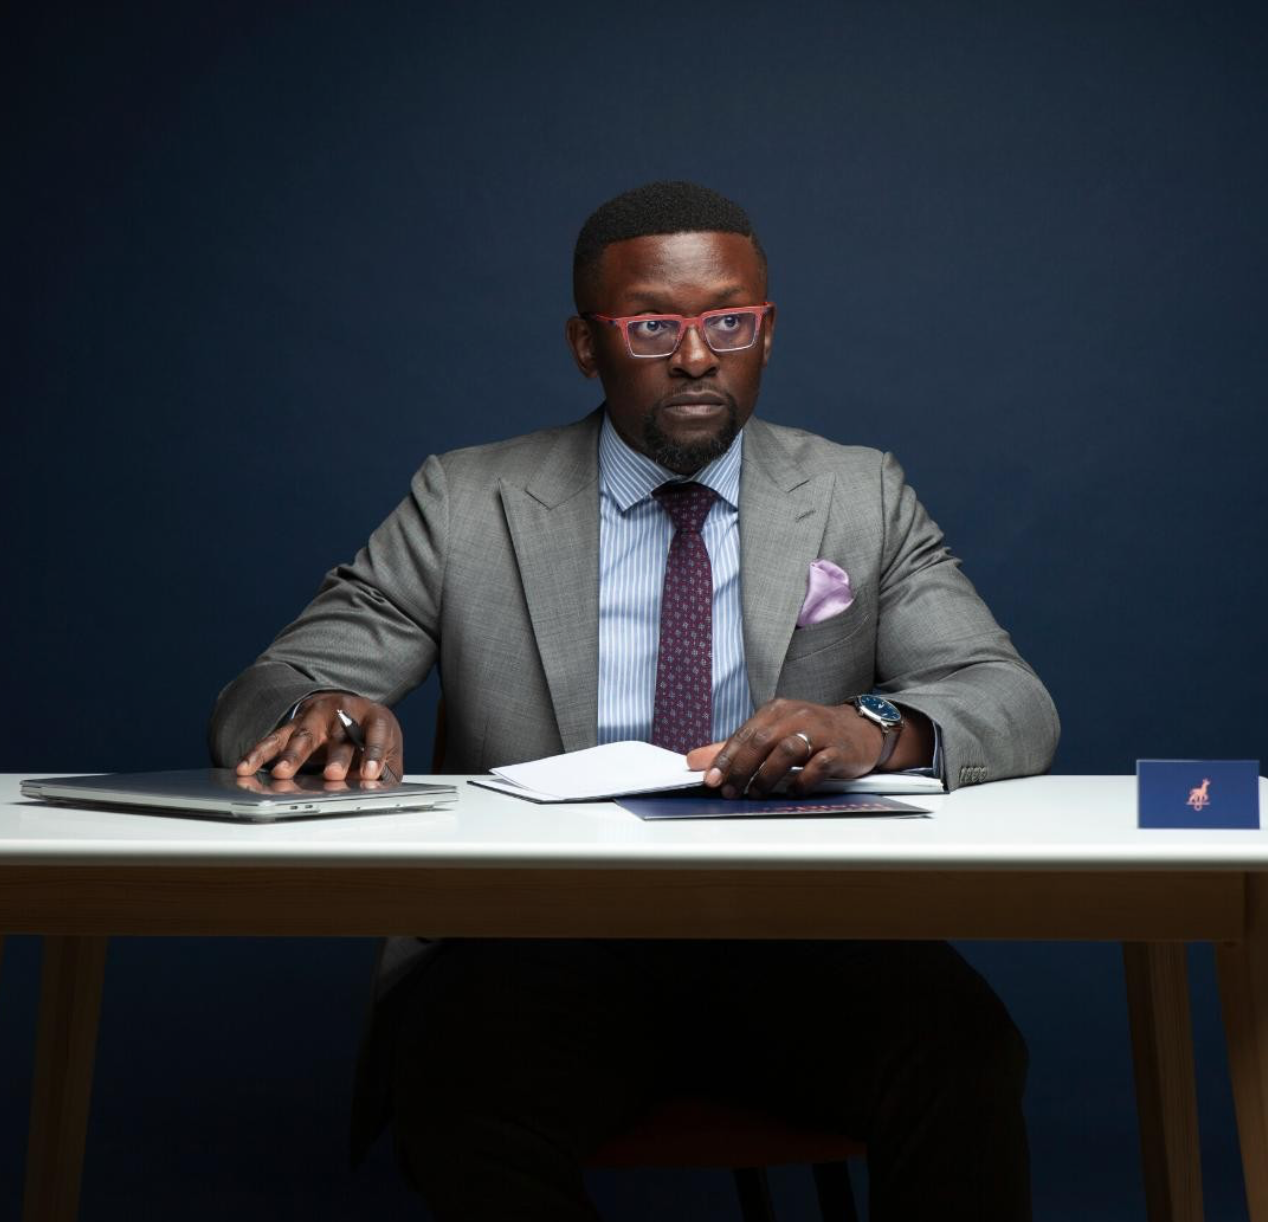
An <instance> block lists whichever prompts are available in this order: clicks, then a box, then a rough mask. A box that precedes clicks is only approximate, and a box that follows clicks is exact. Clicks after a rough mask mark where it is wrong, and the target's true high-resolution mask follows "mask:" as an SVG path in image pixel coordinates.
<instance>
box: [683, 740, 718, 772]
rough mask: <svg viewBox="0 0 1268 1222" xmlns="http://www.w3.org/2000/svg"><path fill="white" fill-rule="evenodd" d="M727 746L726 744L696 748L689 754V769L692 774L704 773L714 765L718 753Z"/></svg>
mask: <svg viewBox="0 0 1268 1222" xmlns="http://www.w3.org/2000/svg"><path fill="white" fill-rule="evenodd" d="M725 746H726V743H725V742H716V743H710V744H709V745H708V746H707V747H695V748H693V749H692V750H690V751H688V752H687V767H688V768H690V769H691V771H692V772H704V771H705V769H707V768H708V767H709V765H710V764H712V763H713V761H714V758H715V757H716V756H717V754H718V752H719V751H721V750H722V748H723V747H725Z"/></svg>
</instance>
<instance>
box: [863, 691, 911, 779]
mask: <svg viewBox="0 0 1268 1222" xmlns="http://www.w3.org/2000/svg"><path fill="white" fill-rule="evenodd" d="M850 704H852V705H853V706H854V708H855V711H856V712H857V713H858V715H859V716H860V717H866V718H867V720H868V721H870V722H871V723H872V724H873V725H874V726H877V727H879V728H880V732H881V733H882V734H883V735H884V739H883V741H882V742H881V754H880V758H879V759H878V760H877V761H876V763H875V764H874V765H872V770H873V771H874V772H879V771H880V769H881V768H882V767H883V766H884V765H885V763H886V762H887V761H888V759H889V757H890V756H891V755H893V754H894V748H895V747H896V746H898V736H899V735H900V734H901V733H902V732H903V724H904V723H903V715H902V714H901V713H900V712H899V711H898V709H897V708H895V707H894V705H892V704H890V702H889V701H888V700H886V699H885V698H884V697H883V696H872V695H867V696H855V697H854V698H853V699H852V700H851V701H850Z"/></svg>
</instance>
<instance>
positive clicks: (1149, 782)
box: [1136, 760, 1259, 828]
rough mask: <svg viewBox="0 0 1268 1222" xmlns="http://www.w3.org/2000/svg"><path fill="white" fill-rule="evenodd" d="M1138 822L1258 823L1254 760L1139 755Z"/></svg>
mask: <svg viewBox="0 0 1268 1222" xmlns="http://www.w3.org/2000/svg"><path fill="white" fill-rule="evenodd" d="M1136 799H1137V806H1136V818H1137V824H1138V826H1140V827H1200V828H1208V827H1242V828H1246V827H1250V828H1257V827H1258V826H1259V761H1258V760H1137V761H1136Z"/></svg>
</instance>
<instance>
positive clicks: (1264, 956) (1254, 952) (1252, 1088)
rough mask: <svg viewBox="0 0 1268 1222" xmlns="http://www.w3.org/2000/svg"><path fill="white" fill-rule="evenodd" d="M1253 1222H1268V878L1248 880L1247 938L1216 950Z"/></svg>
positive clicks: (1221, 945)
mask: <svg viewBox="0 0 1268 1222" xmlns="http://www.w3.org/2000/svg"><path fill="white" fill-rule="evenodd" d="M1215 963H1216V966H1217V967H1218V969H1219V975H1220V1005H1221V1007H1222V1009H1223V1011H1224V1036H1225V1039H1226V1041H1227V1043H1228V1068H1229V1073H1230V1074H1231V1075H1232V1078H1233V1102H1234V1105H1235V1106H1236V1109H1237V1135H1238V1137H1239V1138H1240V1140H1241V1146H1242V1174H1243V1175H1244V1176H1245V1179H1246V1204H1247V1207H1248V1210H1249V1213H1250V1219H1251V1222H1268V877H1266V876H1265V875H1262V874H1248V875H1247V876H1246V936H1245V938H1244V939H1243V940H1242V941H1240V942H1223V943H1220V944H1219V945H1218V946H1217V947H1216V948H1215Z"/></svg>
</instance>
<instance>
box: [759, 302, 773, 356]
mask: <svg viewBox="0 0 1268 1222" xmlns="http://www.w3.org/2000/svg"><path fill="white" fill-rule="evenodd" d="M774 342H775V307H774V306H771V308H770V309H769V310H767V311H766V317H765V318H764V319H762V367H763V368H765V367H766V362H767V361H769V360H770V346H771V344H773V343H774Z"/></svg>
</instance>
